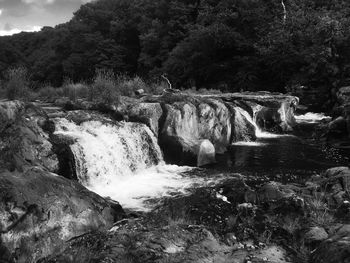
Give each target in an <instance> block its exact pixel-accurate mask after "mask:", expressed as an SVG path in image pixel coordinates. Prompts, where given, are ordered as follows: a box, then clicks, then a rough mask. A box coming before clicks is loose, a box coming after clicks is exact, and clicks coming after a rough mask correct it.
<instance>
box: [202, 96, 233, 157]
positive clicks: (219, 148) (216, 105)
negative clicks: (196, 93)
mask: <svg viewBox="0 0 350 263" xmlns="http://www.w3.org/2000/svg"><path fill="white" fill-rule="evenodd" d="M197 109H198V117H199V118H198V121H199V125H198V129H199V138H202V139H208V140H210V141H211V142H212V143H213V144H214V146H215V150H216V152H217V153H224V152H226V149H227V146H228V145H229V144H230V142H231V141H230V140H231V126H232V123H231V112H230V111H229V109H228V108H227V107H226V105H225V104H224V103H223V102H222V101H221V100H218V99H207V100H205V101H203V102H200V104H199V105H198V107H197Z"/></svg>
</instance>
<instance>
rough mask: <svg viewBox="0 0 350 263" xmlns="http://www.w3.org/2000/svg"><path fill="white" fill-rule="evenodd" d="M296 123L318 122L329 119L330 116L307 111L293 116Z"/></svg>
mask: <svg viewBox="0 0 350 263" xmlns="http://www.w3.org/2000/svg"><path fill="white" fill-rule="evenodd" d="M294 117H295V119H296V121H297V123H310V124H312V123H318V122H320V121H323V120H326V121H329V120H331V119H332V118H331V117H329V116H326V115H325V114H324V113H313V112H308V113H306V114H303V115H295V116H294Z"/></svg>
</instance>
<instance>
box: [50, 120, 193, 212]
mask: <svg viewBox="0 0 350 263" xmlns="http://www.w3.org/2000/svg"><path fill="white" fill-rule="evenodd" d="M55 123H56V132H55V133H56V134H61V135H65V136H68V137H70V138H73V139H74V142H75V143H73V144H72V145H71V146H70V147H71V150H72V152H73V154H74V158H75V164H76V170H77V175H78V179H79V181H80V182H81V183H82V184H83V185H84V186H86V187H87V188H88V189H90V190H92V191H94V192H96V193H98V194H100V195H101V196H105V197H107V196H108V197H110V198H112V199H114V200H117V201H118V202H120V203H121V205H123V206H124V207H127V208H132V209H137V210H143V211H145V210H148V209H149V208H150V207H149V205H147V203H145V200H149V199H155V198H159V197H162V196H166V195H169V194H171V193H172V192H179V191H180V192H184V191H185V189H186V188H188V187H189V186H190V185H191V184H192V183H193V179H190V178H185V177H184V176H183V173H184V172H186V171H188V170H189V169H190V168H188V167H178V166H175V165H165V163H164V161H163V156H162V152H161V150H160V148H159V146H158V143H157V139H156V137H155V136H154V134H153V133H152V132H151V130H150V129H149V128H148V127H147V126H146V125H144V124H140V123H129V122H120V123H113V122H112V121H101V120H97V121H96V120H89V121H85V122H83V123H81V124H80V125H78V124H76V123H74V122H73V121H69V120H67V119H65V118H58V119H56V120H55Z"/></svg>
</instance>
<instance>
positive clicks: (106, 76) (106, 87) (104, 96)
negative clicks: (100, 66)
mask: <svg viewBox="0 0 350 263" xmlns="http://www.w3.org/2000/svg"><path fill="white" fill-rule="evenodd" d="M119 95H120V92H119V91H118V89H117V85H116V79H115V76H114V73H113V71H111V70H97V71H96V74H95V77H94V80H93V83H92V85H91V86H90V89H89V100H91V101H102V102H104V103H112V102H115V101H118V100H119Z"/></svg>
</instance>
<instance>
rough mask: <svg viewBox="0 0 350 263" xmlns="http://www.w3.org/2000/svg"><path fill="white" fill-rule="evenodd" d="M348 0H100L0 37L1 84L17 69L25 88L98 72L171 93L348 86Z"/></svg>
mask: <svg viewBox="0 0 350 263" xmlns="http://www.w3.org/2000/svg"><path fill="white" fill-rule="evenodd" d="M349 31H350V2H349V1H347V0H282V1H280V0H99V1H94V2H91V3H87V4H85V5H82V6H81V7H80V9H79V10H77V11H76V12H75V14H74V17H73V18H72V20H71V21H69V22H67V23H65V24H61V25H58V26H56V27H55V28H51V27H44V28H43V29H42V30H41V31H40V32H37V33H20V34H17V35H14V36H6V37H1V38H0V72H1V76H0V78H1V79H6V72H7V70H8V69H9V68H13V67H16V66H25V67H26V68H27V69H28V72H29V74H30V80H31V82H32V83H33V87H34V88H38V87H40V86H42V85H43V84H46V85H47V84H50V85H53V86H60V85H62V83H63V81H64V79H66V78H69V79H71V80H72V81H74V82H77V81H87V82H88V81H89V80H91V78H92V76H93V75H94V73H95V71H96V70H97V69H110V70H113V71H114V72H115V73H116V74H126V75H130V76H134V75H138V76H141V77H142V78H144V79H148V80H152V79H157V78H160V76H161V75H162V74H164V73H166V74H167V75H168V78H169V79H170V80H171V82H172V83H173V86H175V87H176V88H180V89H183V88H193V87H196V88H197V89H198V88H215V89H220V90H222V91H241V90H262V89H263V90H270V91H285V89H286V87H287V88H293V87H294V86H298V85H299V86H300V85H304V86H312V87H321V88H322V87H323V88H326V90H328V91H329V92H331V91H332V90H333V91H334V90H335V89H337V88H339V87H340V86H344V85H347V84H348V83H349V82H350V32H349Z"/></svg>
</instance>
